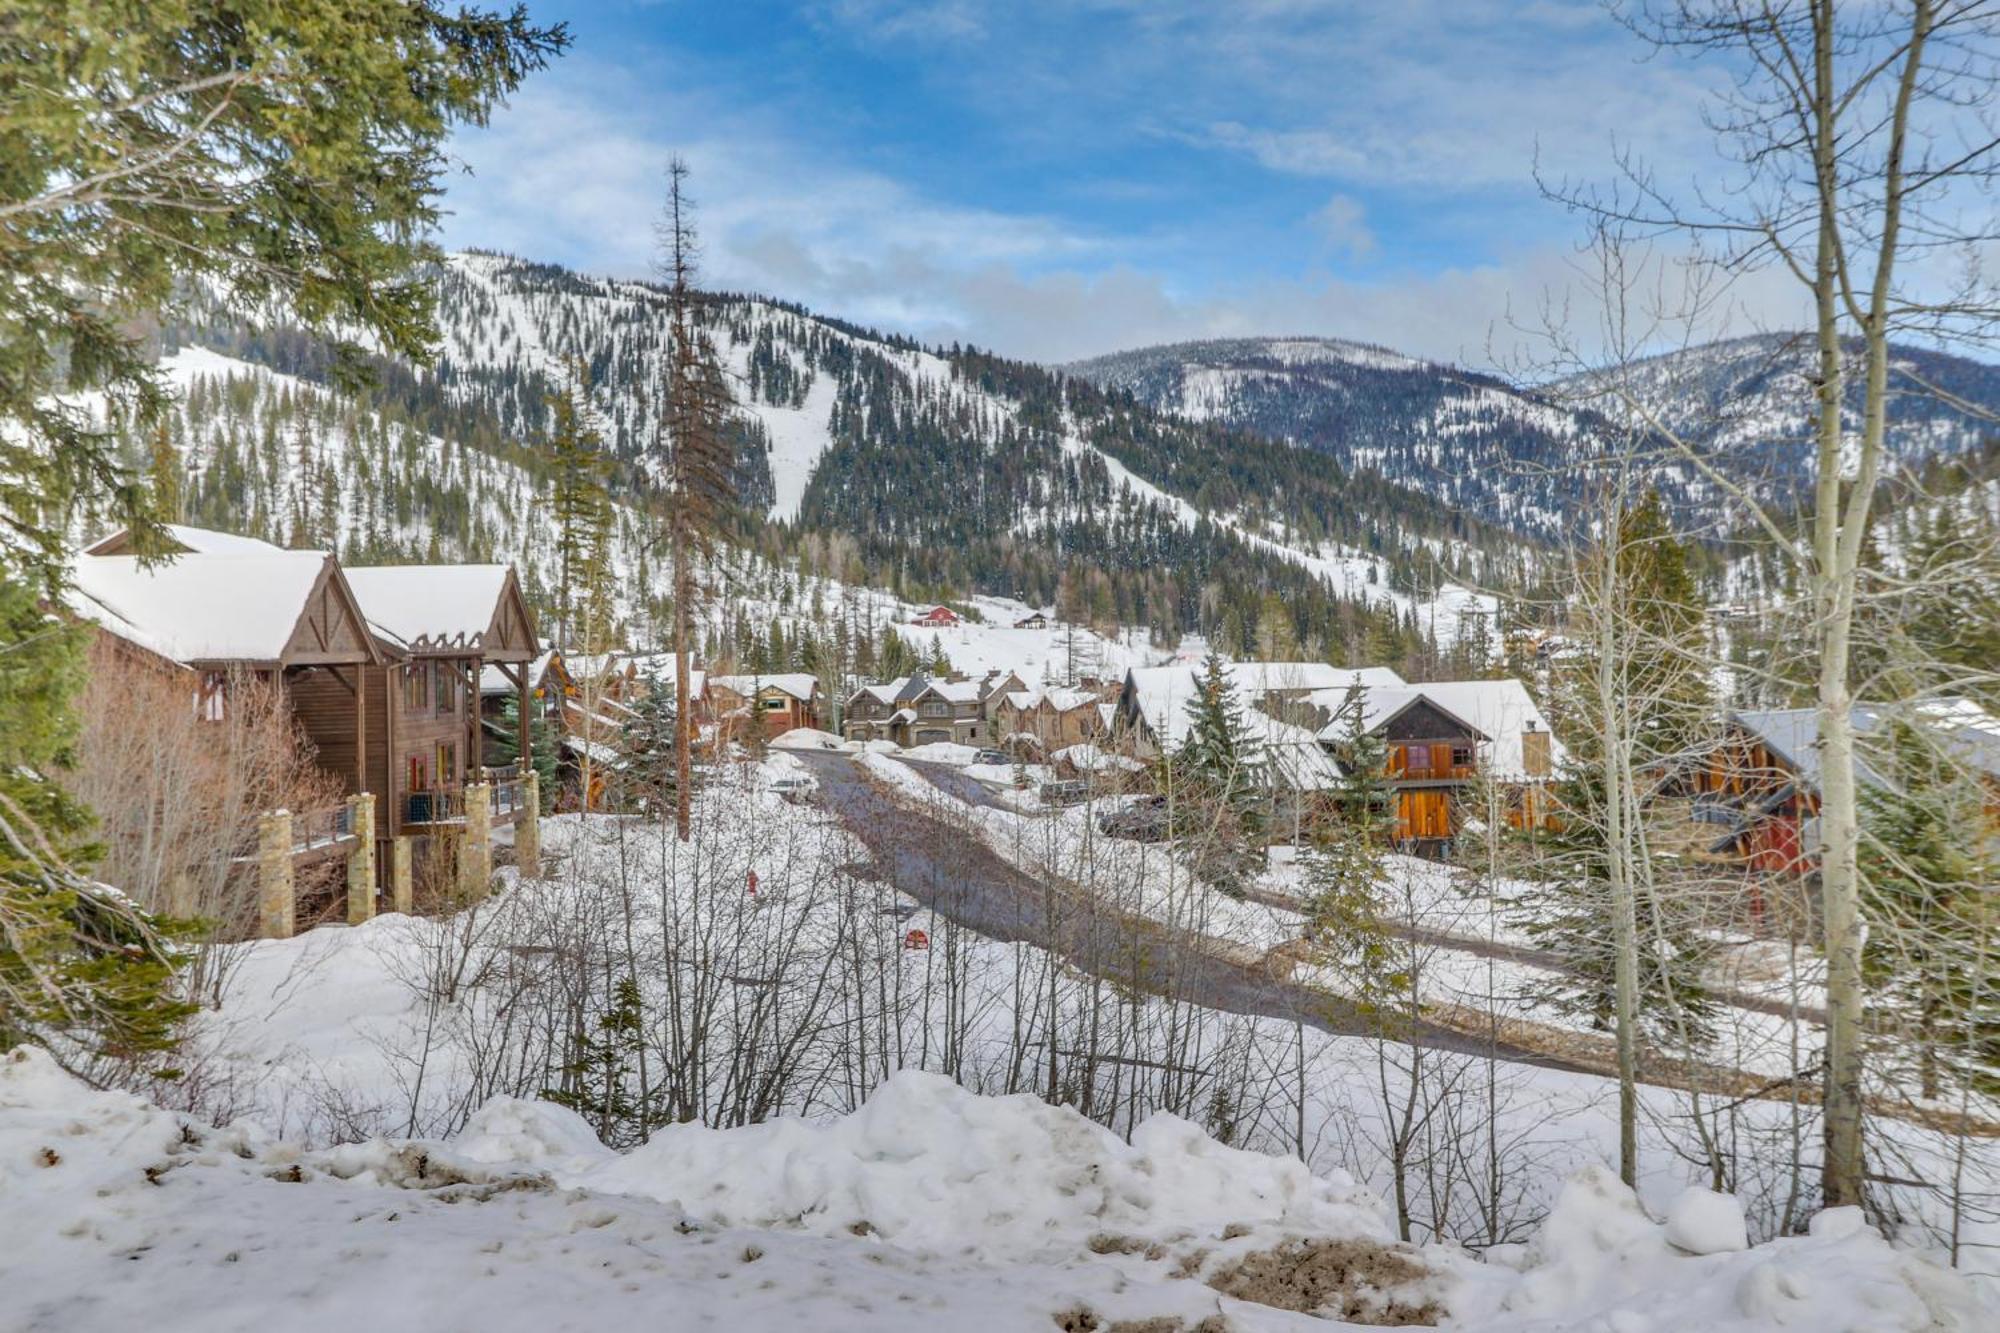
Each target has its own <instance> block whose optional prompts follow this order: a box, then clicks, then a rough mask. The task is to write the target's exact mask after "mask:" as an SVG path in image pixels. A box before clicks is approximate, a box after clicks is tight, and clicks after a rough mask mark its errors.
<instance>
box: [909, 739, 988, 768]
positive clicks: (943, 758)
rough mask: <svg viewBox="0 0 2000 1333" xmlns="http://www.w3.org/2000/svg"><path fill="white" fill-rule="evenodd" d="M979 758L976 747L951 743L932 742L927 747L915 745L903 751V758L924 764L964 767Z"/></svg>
mask: <svg viewBox="0 0 2000 1333" xmlns="http://www.w3.org/2000/svg"><path fill="white" fill-rule="evenodd" d="M978 757H979V747H978V746H976V745H957V744H954V743H953V742H951V741H933V742H931V743H930V744H929V745H915V746H912V747H910V748H909V749H907V750H905V751H903V758H905V759H914V760H916V761H917V762H919V763H924V764H957V765H961V766H962V765H965V764H969V763H971V762H972V761H973V760H974V759H977V758H978Z"/></svg>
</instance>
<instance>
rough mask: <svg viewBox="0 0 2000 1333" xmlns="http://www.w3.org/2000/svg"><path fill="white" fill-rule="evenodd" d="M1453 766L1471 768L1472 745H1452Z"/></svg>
mask: <svg viewBox="0 0 2000 1333" xmlns="http://www.w3.org/2000/svg"><path fill="white" fill-rule="evenodd" d="M1451 766H1452V767H1453V768H1471V767H1472V747H1471V746H1470V745H1454V746H1452V747H1451Z"/></svg>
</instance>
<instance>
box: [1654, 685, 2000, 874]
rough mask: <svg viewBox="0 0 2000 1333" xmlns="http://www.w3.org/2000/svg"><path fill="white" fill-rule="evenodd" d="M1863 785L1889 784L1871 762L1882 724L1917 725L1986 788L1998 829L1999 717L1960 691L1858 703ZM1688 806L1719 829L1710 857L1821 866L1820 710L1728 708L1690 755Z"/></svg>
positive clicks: (1753, 864) (1749, 865) (1761, 864)
mask: <svg viewBox="0 0 2000 1333" xmlns="http://www.w3.org/2000/svg"><path fill="white" fill-rule="evenodd" d="M1852 717H1853V721H1854V733H1855V737H1856V742H1857V749H1858V753H1857V756H1856V760H1855V777H1856V779H1857V780H1858V781H1859V782H1860V783H1861V785H1862V786H1863V787H1877V788H1881V787H1887V786H1892V785H1893V784H1891V783H1889V782H1888V781H1887V780H1885V779H1884V777H1883V776H1882V774H1881V773H1880V772H1878V771H1877V770H1876V768H1875V766H1874V764H1873V763H1871V762H1870V758H1871V751H1875V752H1877V753H1875V755H1874V757H1876V758H1881V757H1882V756H1880V754H1879V748H1880V746H1881V745H1882V744H1884V742H1885V739H1886V736H1887V734H1888V731H1889V728H1890V727H1891V726H1892V725H1894V724H1895V723H1898V722H1901V723H1904V724H1906V725H1908V726H1910V727H1913V728H1916V729H1917V730H1919V731H1920V732H1921V733H1922V734H1923V735H1925V736H1926V737H1927V738H1928V739H1929V741H1930V742H1931V744H1933V745H1934V746H1935V747H1936V750H1937V752H1938V755H1939V757H1940V758H1943V759H1947V760H1949V761H1950V762H1951V763H1953V764H1955V765H1958V766H1961V767H1962V768H1963V769H1964V771H1965V772H1966V773H1967V774H1968V775H1970V776H1971V777H1973V778H1974V779H1976V780H1977V781H1978V782H1980V783H1981V784H1982V786H1983V788H1984V791H1985V793H1986V801H1985V809H1986V816H1987V823H1988V828H1989V830H1993V831H2000V719H1996V718H1995V717H1994V716H1993V715H1992V714H1991V713H1988V712H1987V711H1986V710H1985V709H1984V708H1982V707H1981V706H1980V705H1979V704H1978V703H1976V702H1974V701H1973V700H1970V699H1964V698H1939V699H1928V700H1925V701H1923V702H1921V703H1916V704H1908V705H1901V706H1892V705H1886V704H1874V703H1857V704H1855V705H1854V710H1853V713H1852ZM1693 760H1694V762H1693V763H1692V764H1691V765H1690V768H1691V773H1690V775H1689V776H1690V777H1691V785H1692V788H1693V801H1692V804H1691V806H1690V813H1691V815H1692V816H1693V818H1694V819H1695V821H1696V822H1698V823H1702V824H1709V825H1713V826H1715V827H1716V828H1717V829H1719V830H1721V831H1720V833H1719V835H1718V836H1716V837H1714V838H1713V840H1711V841H1709V842H1708V843H1707V845H1706V848H1705V850H1706V853H1707V854H1708V855H1709V856H1713V857H1717V858H1721V859H1724V860H1727V861H1731V862H1733V863H1735V864H1738V865H1741V866H1743V867H1744V868H1746V869H1748V870H1751V871H1754V872H1757V873H1759V874H1771V875H1809V874H1812V873H1813V872H1814V871H1816V870H1817V869H1818V866H1819V851H1820V848H1819V807H1820V794H1819V784H1820V747H1819V711H1818V710H1817V709H1813V708H1778V709H1765V710H1753V711H1744V712H1737V713H1732V714H1730V715H1729V719H1728V722H1727V725H1725V727H1724V728H1723V731H1722V735H1721V737H1720V738H1719V739H1718V740H1717V741H1716V743H1715V744H1714V745H1712V746H1711V747H1709V748H1708V749H1707V750H1706V751H1704V752H1702V753H1701V754H1699V755H1696V756H1694V757H1693Z"/></svg>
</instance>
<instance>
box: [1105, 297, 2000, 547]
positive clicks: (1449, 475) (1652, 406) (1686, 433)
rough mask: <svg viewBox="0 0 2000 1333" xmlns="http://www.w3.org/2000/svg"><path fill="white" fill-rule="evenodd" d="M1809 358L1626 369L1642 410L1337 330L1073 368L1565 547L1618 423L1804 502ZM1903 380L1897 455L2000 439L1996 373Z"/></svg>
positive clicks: (1963, 364) (1676, 477) (1595, 390)
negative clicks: (1672, 439)
mask: <svg viewBox="0 0 2000 1333" xmlns="http://www.w3.org/2000/svg"><path fill="white" fill-rule="evenodd" d="M1810 356H1811V348H1810V347H1809V346H1805V345H1803V344H1802V343H1801V342H1800V341H1799V340H1798V339H1796V338H1791V337H1787V336H1784V335H1767V336H1760V337H1753V338H1742V339H1736V340H1733V341H1729V342H1721V343H1714V344H1710V345H1706V346H1700V347H1694V348H1691V349H1688V350H1685V351H1681V352H1677V353H1674V354H1672V355H1666V356H1660V357H1655V358H1652V359H1650V360H1647V361H1644V362H1641V363H1638V364H1637V365H1636V366H1633V367H1630V368H1628V371H1627V372H1626V373H1625V374H1623V375H1622V376H1621V380H1620V386H1621V388H1622V389H1623V390H1624V391H1625V392H1628V393H1632V394H1635V395H1636V396H1637V397H1638V399H1639V400H1640V402H1641V403H1642V404H1643V405H1644V412H1643V413H1642V414H1632V415H1628V414H1627V412H1626V411H1625V407H1626V405H1625V404H1623V403H1621V402H1620V401H1618V399H1617V396H1616V395H1614V394H1612V393H1610V392H1609V383H1610V382H1609V380H1608V378H1607V377H1605V376H1576V377H1572V378H1567V379H1561V380H1557V381H1555V382H1553V383H1550V384H1546V385H1541V386H1538V387H1522V386H1518V385H1513V384H1509V383H1507V382H1505V381H1503V380H1501V379H1497V378H1495V377H1493V376H1490V375H1483V374H1479V373H1476V372H1473V371H1468V370H1464V369H1461V368H1459V367H1456V366H1450V365H1445V364H1442V363H1438V362H1429V361H1420V360H1416V359H1414V358H1411V357H1406V356H1402V355H1399V354H1397V353H1395V352H1391V351H1388V350H1386V349H1383V348H1379V347H1370V346H1367V345H1364V344H1359V343H1349V342H1341V341H1338V340H1334V339H1324V338H1240V339H1229V340H1222V341H1212V342H1195V343H1178V344H1173V345H1169V346H1162V347H1150V348H1144V349H1140V350H1137V351H1131V352H1121V353H1117V354H1115V355H1111V356H1104V357H1098V358H1095V359H1092V360H1089V361H1085V362H1080V363H1078V364H1077V365H1075V366H1073V367H1071V369H1072V370H1073V371H1074V372H1075V373H1076V374H1078V375H1081V376H1084V377H1086V378H1088V379H1090V380H1092V381H1093V382H1096V383H1098V384H1102V385H1104V386H1106V387H1107V388H1109V389H1114V390H1121V391H1124V392H1127V393H1130V394H1131V395H1132V396H1133V397H1134V398H1135V399H1137V400H1138V401H1140V402H1142V403H1146V404H1149V405H1151V406H1154V407H1157V408H1160V409H1162V410H1165V411H1170V412H1174V413H1178V414H1180V415H1182V416H1185V417H1189V418H1193V419H1197V420H1204V421H1217V422H1226V423H1228V424H1231V425H1235V426H1240V427H1244V428H1247V429H1250V430H1254V431H1258V432H1260V433H1262V434H1265V435H1268V436H1272V437H1275V438H1280V439H1285V440H1290V441H1292V442H1293V443H1295V444H1296V445H1298V446H1300V447H1302V448H1305V449H1309V450H1312V451H1314V452H1317V453H1321V454H1325V455H1327V456H1329V457H1331V458H1332V459H1333V460H1335V461H1336V462H1337V463H1339V464H1340V465H1341V466H1342V467H1344V468H1347V469H1349V470H1351V471H1353V472H1355V473H1359V474H1367V475H1370V476H1374V477H1378V478H1380V479H1382V480H1383V481H1385V482H1389V483H1395V484H1399V485H1402V486H1407V487H1410V488H1412V489H1415V490H1420V491H1422V492H1424V493H1425V494H1427V495H1430V496H1433V497H1435V498H1436V499H1437V500H1439V501H1441V502H1442V503H1444V504H1447V505H1451V506H1455V507H1457V508H1459V509H1462V510H1464V511H1466V512H1468V513H1471V514H1476V515H1478V516H1480V517H1481V518H1482V519H1484V520H1486V521H1488V522H1490V523H1493V524H1496V525H1499V526H1502V527H1507V528H1511V529H1514V530H1516V531H1519V532H1522V533H1524V534H1530V535H1534V536H1537V537H1541V538H1548V539H1555V538H1560V537H1563V536H1565V535H1566V534H1568V533H1570V532H1572V531H1573V530H1574V527H1575V524H1576V521H1577V518H1578V516H1579V515H1581V514H1587V513H1588V512H1589V504H1588V502H1589V500H1590V499H1591V497H1592V495H1593V493H1594V489H1595V486H1596V484H1597V483H1596V481H1595V480H1594V476H1595V474H1594V473H1593V471H1592V469H1591V467H1590V466H1589V465H1590V464H1591V463H1592V462H1593V461H1594V460H1597V459H1600V458H1602V457H1604V456H1605V454H1606V453H1607V451H1608V450H1609V449H1610V448H1611V447H1612V443H1611V442H1612V441H1613V440H1614V439H1615V438H1616V437H1617V435H1618V432H1617V431H1615V430H1614V429H1613V423H1614V422H1615V421H1617V420H1626V419H1634V417H1639V418H1641V420H1639V421H1638V424H1640V425H1644V424H1650V423H1651V422H1657V423H1658V424H1660V425H1663V426H1665V427H1667V428H1668V429H1670V430H1672V431H1674V432H1675V433H1676V434H1677V435H1678V436H1679V437H1680V438H1681V439H1682V440H1684V441H1685V442H1686V443H1687V444H1689V445H1691V446H1693V447H1694V448H1696V449H1698V450H1700V451H1701V452H1702V453H1703V455H1704V456H1705V457H1707V458H1708V459H1709V460H1710V461H1711V462H1712V463H1713V465H1714V466H1715V467H1716V468H1717V469H1718V470H1719V471H1720V472H1721V473H1722V474H1723V475H1724V476H1726V477H1728V478H1730V479H1731V480H1732V481H1733V482H1737V483H1742V484H1745V485H1748V486H1749V487H1750V488H1751V489H1752V490H1754V491H1755V492H1756V493H1758V494H1759V495H1761V496H1763V497H1765V498H1767V499H1771V500H1775V501H1777V502H1778V503H1779V504H1780V505H1781V506H1785V507H1790V506H1793V505H1796V504H1797V503H1798V502H1799V501H1800V500H1801V499H1802V498H1803V492H1801V491H1800V490H1799V489H1798V488H1799V485H1800V482H1801V479H1802V478H1804V477H1805V476H1807V475H1808V472H1807V470H1806V469H1807V464H1808V463H1809V461H1810V455H1811V448H1812V445H1811V426H1810V414H1811V409H1812V390H1811V386H1810V384H1809V383H1808V372H1809V370H1810ZM1892 374H1893V376H1894V377H1895V379H1896V382H1897V386H1898V390H1899V391H1898V393H1897V394H1896V396H1895V400H1894V403H1893V405H1892V407H1891V409H1890V418H1891V424H1890V432H1889V437H1890V447H1891V449H1892V451H1893V452H1894V453H1895V455H1896V456H1897V457H1899V458H1902V459H1905V460H1908V461H1912V462H1917V461H1921V460H1923V459H1926V458H1930V457H1948V456H1952V455H1956V454H1961V453H1964V452H1966V451H1968V450H1971V449H1973V448H1975V447H1976V446H1977V445H1978V443H1979V441H1980V440H1981V439H1982V438H1983V437H1984V436H1985V435H1986V434H1988V433H1990V431H1991V429H1992V427H1991V424H1990V423H1991V420H1992V417H1991V412H1992V411H1993V410H1994V409H1996V408H2000V369H1995V368H1994V367H1992V366H1988V365H1985V364H1983V363H1980V362H1976V361H1970V360H1967V359H1965V358H1962V357H1955V356H1950V355H1946V354H1943V353H1937V352H1927V351H1922V350H1919V349H1914V348H1907V347H1905V348H1899V349H1898V350H1897V353H1896V356H1895V361H1894V367H1893V371H1892ZM1860 382H1861V377H1860V376H1859V375H1855V376H1853V377H1851V379H1850V385H1851V396H1852V397H1853V398H1854V401H1855V404H1856V405H1858V403H1859V394H1860ZM1934 391H1935V392H1934ZM1851 410H1854V409H1851ZM1982 412H1983V413H1984V415H1982ZM1644 414H1652V415H1651V416H1650V417H1649V418H1647V417H1645V416H1644ZM1663 445H1664V442H1663V441H1660V440H1658V439H1654V440H1652V441H1651V442H1650V444H1647V445H1643V446H1641V447H1645V448H1648V449H1649V452H1650V457H1651V463H1650V464H1649V469H1648V480H1649V481H1650V482H1651V483H1652V484H1654V485H1656V486H1658V487H1659V488H1660V490H1661V492H1662V494H1663V496H1664V497H1665V498H1666V499H1667V501H1668V502H1669V504H1670V505H1671V506H1672V507H1673V508H1674V510H1675V511H1676V513H1677V516H1678V519H1679V521H1680V523H1681V524H1682V526H1684V527H1687V528H1690V529H1704V528H1705V529H1707V530H1709V531H1715V530H1718V529H1720V528H1725V527H1727V526H1728V525H1729V524H1730V523H1731V522H1732V521H1733V516H1732V514H1731V513H1730V511H1729V508H1728V505H1727V503H1726V497H1725V496H1724V495H1723V493H1722V492H1721V491H1720V490H1718V488H1717V487H1716V486H1715V485H1714V484H1713V483H1712V482H1711V481H1710V480H1708V479H1707V478H1706V477H1704V476H1703V475H1702V473H1701V471H1700V470H1699V469H1698V468H1696V467H1694V466H1693V465H1691V464H1690V463H1688V462H1686V461H1685V460H1682V459H1678V458H1676V457H1674V456H1673V455H1672V454H1671V452H1669V451H1667V450H1665V449H1664V447H1663Z"/></svg>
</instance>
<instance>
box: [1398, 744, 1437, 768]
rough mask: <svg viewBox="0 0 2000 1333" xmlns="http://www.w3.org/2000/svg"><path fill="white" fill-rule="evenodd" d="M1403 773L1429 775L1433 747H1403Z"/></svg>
mask: <svg viewBox="0 0 2000 1333" xmlns="http://www.w3.org/2000/svg"><path fill="white" fill-rule="evenodd" d="M1403 771H1404V772H1406V773H1428V772H1430V771H1431V747H1430V746H1428V745H1407V746H1404V747H1403Z"/></svg>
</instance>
